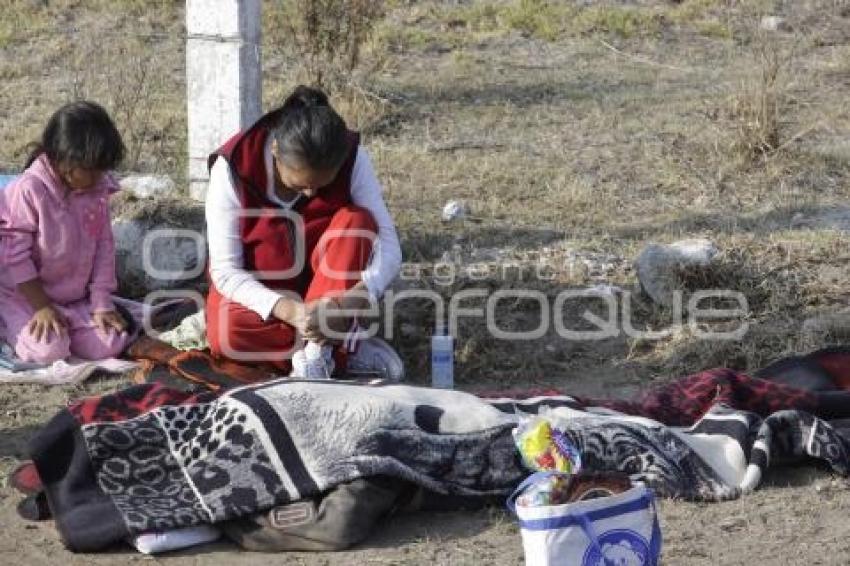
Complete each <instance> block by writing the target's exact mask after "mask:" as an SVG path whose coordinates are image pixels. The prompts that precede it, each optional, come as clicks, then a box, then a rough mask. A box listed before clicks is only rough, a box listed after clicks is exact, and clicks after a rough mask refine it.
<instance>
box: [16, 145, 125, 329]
mask: <svg viewBox="0 0 850 566" xmlns="http://www.w3.org/2000/svg"><path fill="white" fill-rule="evenodd" d="M117 190H118V187H117V184H116V182H115V180H114V179H113V178H112V177H111V176H110V175H104V176H103V179H102V180H101V181H100V183H98V185H97V186H96V187H94V188H92V189H90V190H88V191H85V192H73V193H72V192H71V191H70V190H69V189H68V188H67V187H66V186H65V183H63V182H62V180H61V179H60V178H59V176H58V175H57V174H56V173H55V172H54V170H53V168H52V167H51V166H50V162H49V161H48V159H47V156H45V155H44V154H42V155H41V156H40V157H39V158H38V159H36V160H35V161H34V162H33V164H32V165H30V167H29V168H28V169H27V170H26V171H25V172H24V173H23V175H22V176H21V177H20V178H19V179H17V180H15V181H14V182H13V183H12V184H11V185H9V186H8V187H6V188H5V189H3V190H0V300H2V301H4V302H5V301H9V300H12V301H23V302H24V303H26V299H25V298H24V296H23V295H21V294H20V293H19V292H18V291H17V285H18V284H19V283H23V282H25V281H29V280H31V279H34V278H36V277H38V278H39V279H41V283H42V285H43V286H44V291H45V293H47V296H48V297H50V299H51V301H53V303H54V305H55V306H57V307H62V306H66V305H69V304H71V303H77V302H79V301H82V300H84V299H88V303H89V304H90V313H93V312H97V311H110V310H113V309H114V305H113V303H112V299H111V297H110V295H111V294H112V293H114V292H115V290H116V288H117V282H116V278H115V243H114V241H113V239H112V227H111V224H110V222H109V195H110V194H111V193H113V192H115V191H117ZM80 314H82V313H80Z"/></svg>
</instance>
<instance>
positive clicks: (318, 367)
mask: <svg viewBox="0 0 850 566" xmlns="http://www.w3.org/2000/svg"><path fill="white" fill-rule="evenodd" d="M307 346H308V347H307V348H304V349H303V350H298V351H297V352H295V353H294V354H293V355H292V371H291V372H289V377H294V378H298V379H330V378H331V374H333V372H334V359H333V352H332V351H331V349H330V348H322V349H321V350H320V352H319V355H313V356H308V354H311V353H314V352H311V351H310V350H312V349H311V348H309V346H310V344H308V345H307ZM305 350H306V351H305ZM325 350H327V353H326V352H325Z"/></svg>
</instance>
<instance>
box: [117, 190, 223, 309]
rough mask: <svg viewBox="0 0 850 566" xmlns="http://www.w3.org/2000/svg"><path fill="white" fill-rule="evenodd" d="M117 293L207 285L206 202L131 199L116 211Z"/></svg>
mask: <svg viewBox="0 0 850 566" xmlns="http://www.w3.org/2000/svg"><path fill="white" fill-rule="evenodd" d="M112 233H113V236H114V238H115V258H116V273H117V276H118V287H119V293H120V294H121V295H122V296H125V297H133V298H139V299H141V298H144V297H145V296H146V295H147V294H148V293H151V292H153V291H160V290H166V289H170V290H175V289H186V290H197V291H200V292H202V293H203V292H204V291H205V276H204V268H205V266H206V254H207V245H206V225H205V222H204V212H203V207H202V206H199V205H197V204H192V203H187V202H185V201H182V200H169V201H165V202H161V201H158V202H155V203H154V202H152V201H146V202H143V203H137V202H134V201H128V205H127V206H126V207H125V209H124V210H123V212H120V213H119V214H117V215H114V221H113V223H112Z"/></svg>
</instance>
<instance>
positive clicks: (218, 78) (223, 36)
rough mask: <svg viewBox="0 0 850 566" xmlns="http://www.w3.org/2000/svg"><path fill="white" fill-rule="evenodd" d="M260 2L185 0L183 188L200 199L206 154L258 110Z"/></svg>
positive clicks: (248, 122)
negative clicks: (186, 177) (185, 161)
mask: <svg viewBox="0 0 850 566" xmlns="http://www.w3.org/2000/svg"><path fill="white" fill-rule="evenodd" d="M260 5H261V0H186V31H187V33H188V39H187V42H186V98H187V102H188V125H189V192H190V194H191V195H192V197H193V198H195V199H197V200H204V197H205V195H206V190H207V182H208V179H209V175H208V172H207V156H208V155H209V154H210V153H211V152H212V151H215V149H216V148H218V147H219V146H220V145H221V144H222V143H224V142H225V141H226V140H227V138H229V137H230V136H231V135H233V134H235V133H236V132H237V131H239V130H240V129H242V128H245V127H246V126H249V125H251V123H252V122H254V121H255V120H256V119H257V118H259V117H260V115H261V112H262V66H261V56H260V30H261V22H260V16H261V9H260Z"/></svg>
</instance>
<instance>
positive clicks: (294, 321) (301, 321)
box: [272, 297, 307, 335]
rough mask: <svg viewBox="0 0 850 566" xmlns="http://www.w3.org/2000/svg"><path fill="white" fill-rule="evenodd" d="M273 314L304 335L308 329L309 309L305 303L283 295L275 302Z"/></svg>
mask: <svg viewBox="0 0 850 566" xmlns="http://www.w3.org/2000/svg"><path fill="white" fill-rule="evenodd" d="M272 315H273V316H274V317H275V318H276V319H278V320H280V321H282V322H285V323H286V324H288V325H290V326H292V327H294V328H295V329H296V330H297V331H298V332H299V333H300V334H302V335H303V334H304V332H305V331H306V329H307V310H306V308H305V307H304V303H301V302H298V301H293V300H292V299H287V298H286V297H281V298H279V299H278V300H277V302H276V303H275V305H274V308H273V309H272Z"/></svg>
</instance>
